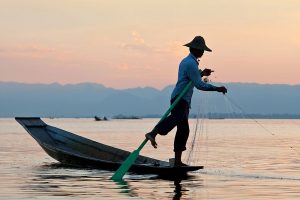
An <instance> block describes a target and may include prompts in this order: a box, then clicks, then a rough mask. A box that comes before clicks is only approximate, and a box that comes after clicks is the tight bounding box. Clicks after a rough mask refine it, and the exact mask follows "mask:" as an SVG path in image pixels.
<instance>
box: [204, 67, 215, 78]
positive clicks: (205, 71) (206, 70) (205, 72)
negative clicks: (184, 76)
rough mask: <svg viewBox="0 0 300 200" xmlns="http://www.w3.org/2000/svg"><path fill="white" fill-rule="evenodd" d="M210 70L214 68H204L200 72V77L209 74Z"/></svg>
mask: <svg viewBox="0 0 300 200" xmlns="http://www.w3.org/2000/svg"><path fill="white" fill-rule="evenodd" d="M212 72H214V70H211V69H206V68H205V69H204V70H203V71H202V72H201V77H202V76H209V75H210V74H211V73H212Z"/></svg>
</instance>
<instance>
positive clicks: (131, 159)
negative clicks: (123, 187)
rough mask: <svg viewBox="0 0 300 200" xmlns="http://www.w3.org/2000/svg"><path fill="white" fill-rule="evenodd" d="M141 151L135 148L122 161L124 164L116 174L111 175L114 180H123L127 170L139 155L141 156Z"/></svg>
mask: <svg viewBox="0 0 300 200" xmlns="http://www.w3.org/2000/svg"><path fill="white" fill-rule="evenodd" d="M139 153H140V151H139V150H138V149H137V150H134V151H133V152H132V153H131V154H130V155H129V156H128V157H127V159H126V160H125V161H124V162H123V163H122V165H121V166H120V167H119V169H118V170H117V171H116V172H115V174H114V175H113V176H112V177H111V179H112V180H114V181H118V180H122V178H123V176H124V175H125V174H126V172H127V171H128V170H129V168H130V167H131V166H132V165H133V163H134V162H135V160H136V159H137V157H138V156H139Z"/></svg>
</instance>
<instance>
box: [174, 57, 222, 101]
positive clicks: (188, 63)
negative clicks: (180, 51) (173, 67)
mask: <svg viewBox="0 0 300 200" xmlns="http://www.w3.org/2000/svg"><path fill="white" fill-rule="evenodd" d="M198 65H199V63H198V61H197V58H196V57H195V56H194V55H193V54H191V53H190V54H189V55H188V56H187V57H185V58H184V59H183V60H182V61H181V63H180V64H179V70H178V81H177V83H176V86H175V88H174V90H173V92H172V95H171V99H172V98H174V97H176V96H177V95H179V94H180V93H181V92H182V91H183V89H184V87H185V86H186V85H187V84H188V83H189V81H190V80H191V81H192V86H191V88H190V89H189V90H188V92H187V93H186V94H185V95H184V96H183V97H182V98H183V99H184V100H185V101H187V102H188V103H189V105H190V106H191V100H192V96H193V90H194V87H196V88H197V89H198V90H206V91H207V90H216V86H213V85H211V84H208V83H205V82H203V81H202V79H201V70H199V68H198Z"/></svg>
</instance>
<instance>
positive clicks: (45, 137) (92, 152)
mask: <svg viewBox="0 0 300 200" xmlns="http://www.w3.org/2000/svg"><path fill="white" fill-rule="evenodd" d="M15 119H16V121H17V122H19V123H20V124H21V125H22V126H23V127H24V129H25V130H26V131H27V132H28V133H29V134H30V135H31V136H32V137H33V138H34V139H35V140H36V141H37V142H38V144H39V145H40V146H41V147H42V148H43V149H44V151H45V152H46V153H47V154H48V155H49V156H51V157H52V158H54V159H55V160H57V161H59V162H61V163H62V164H66V165H71V166H76V167H92V168H98V169H104V170H110V171H115V170H117V169H118V168H119V166H120V165H121V164H122V162H123V161H124V160H125V159H126V158H127V157H128V156H129V154H130V152H128V151H125V150H122V149H118V148H115V147H112V146H108V145H105V144H102V143H99V142H95V141H93V140H90V139H87V138H84V137H81V136H79V135H76V134H73V133H71V132H68V131H65V130H62V129H59V128H56V127H54V126H50V125H48V124H46V123H45V122H44V121H42V120H41V119H40V118H39V117H16V118H15ZM202 168H203V166H185V167H172V166H170V164H169V162H166V161H162V160H157V159H153V158H149V157H146V156H141V155H140V156H139V157H138V158H137V160H136V162H135V163H134V164H133V165H132V167H131V168H130V169H129V171H131V172H134V173H137V174H157V175H160V176H174V175H175V174H176V175H179V174H186V173H187V172H189V171H195V170H199V169H202Z"/></svg>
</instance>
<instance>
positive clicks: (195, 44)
mask: <svg viewBox="0 0 300 200" xmlns="http://www.w3.org/2000/svg"><path fill="white" fill-rule="evenodd" d="M183 46H187V47H190V48H194V49H201V50H204V51H211V49H210V48H208V47H207V46H206V44H205V40H204V38H203V37H202V36H196V37H195V38H194V39H193V40H192V41H191V42H190V43H187V44H185V45H183Z"/></svg>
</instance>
